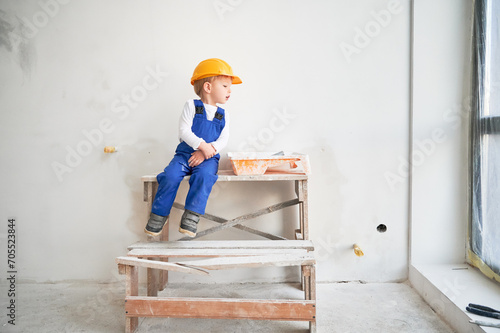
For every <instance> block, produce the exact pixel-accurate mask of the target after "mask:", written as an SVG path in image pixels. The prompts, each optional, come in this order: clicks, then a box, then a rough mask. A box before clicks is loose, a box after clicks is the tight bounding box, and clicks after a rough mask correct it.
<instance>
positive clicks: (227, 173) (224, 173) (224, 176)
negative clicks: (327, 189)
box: [141, 170, 309, 183]
mask: <svg viewBox="0 0 500 333" xmlns="http://www.w3.org/2000/svg"><path fill="white" fill-rule="evenodd" d="M156 175H157V174H154V175H144V176H142V177H141V180H142V181H143V182H153V183H154V182H156ZM218 175H219V178H218V179H217V181H220V182H231V181H235V182H240V181H281V180H307V179H308V178H309V176H308V175H306V174H300V173H283V172H270V171H268V172H266V173H265V174H263V175H248V176H242V175H240V176H237V175H235V174H234V173H233V171H232V170H219V172H218ZM189 177H190V176H186V177H184V180H188V179H189Z"/></svg>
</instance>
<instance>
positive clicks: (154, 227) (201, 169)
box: [144, 58, 241, 237]
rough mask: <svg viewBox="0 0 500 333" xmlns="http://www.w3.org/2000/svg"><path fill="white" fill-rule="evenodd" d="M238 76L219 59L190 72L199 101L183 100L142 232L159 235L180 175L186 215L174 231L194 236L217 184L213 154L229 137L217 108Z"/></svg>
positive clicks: (225, 116)
mask: <svg viewBox="0 0 500 333" xmlns="http://www.w3.org/2000/svg"><path fill="white" fill-rule="evenodd" d="M240 83H241V80H240V78H239V77H237V76H235V75H233V70H232V69H231V66H229V65H228V64H227V63H226V62H225V61H223V60H221V59H216V58H213V59H207V60H204V61H202V62H200V63H199V64H198V66H196V68H195V69H194V73H193V77H192V78H191V84H192V85H193V86H194V91H195V93H196V94H197V95H198V96H199V97H200V99H199V100H188V101H187V102H186V104H185V105H184V110H183V112H182V115H181V118H180V121H179V140H180V141H181V142H180V144H179V145H178V146H177V149H176V151H175V156H174V158H173V159H172V161H171V162H170V164H169V165H168V166H167V167H166V168H165V170H164V171H163V172H162V173H160V174H158V176H157V177H156V179H157V180H158V191H157V192H156V196H155V199H154V201H153V205H152V208H151V215H150V218H149V221H148V224H147V225H146V227H145V229H144V232H146V233H147V234H150V235H153V236H156V235H159V234H160V233H161V231H162V230H163V227H164V225H165V222H166V221H167V218H168V215H169V214H170V209H171V208H172V205H173V203H174V200H175V196H176V194H177V190H178V188H179V185H180V182H181V181H182V179H183V178H184V176H187V175H191V178H190V179H189V192H188V194H187V197H186V205H185V208H186V210H185V211H184V214H183V215H182V219H181V224H180V227H179V232H181V233H184V234H186V235H188V236H190V237H194V236H196V229H197V226H198V221H199V220H200V215H203V214H205V207H206V205H207V200H208V196H209V195H210V192H211V190H212V186H213V185H214V184H215V182H216V181H217V170H218V168H219V158H220V156H219V154H218V153H219V151H221V150H222V149H223V148H224V147H225V146H226V144H227V141H228V138H229V121H228V119H227V115H226V114H224V110H223V109H222V108H220V107H218V106H217V104H225V103H226V102H227V100H228V99H229V97H230V96H231V84H240Z"/></svg>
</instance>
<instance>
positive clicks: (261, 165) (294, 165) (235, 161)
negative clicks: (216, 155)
mask: <svg viewBox="0 0 500 333" xmlns="http://www.w3.org/2000/svg"><path fill="white" fill-rule="evenodd" d="M227 156H228V157H229V160H230V161H231V166H232V167H233V171H234V173H235V174H236V175H238V176H239V175H242V176H247V175H263V174H265V173H266V172H268V173H269V172H272V173H292V174H306V175H307V174H310V173H311V167H310V165H309V156H308V155H305V154H299V153H287V152H282V151H281V152H232V153H227Z"/></svg>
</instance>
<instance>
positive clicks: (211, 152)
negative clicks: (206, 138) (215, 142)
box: [198, 142, 217, 159]
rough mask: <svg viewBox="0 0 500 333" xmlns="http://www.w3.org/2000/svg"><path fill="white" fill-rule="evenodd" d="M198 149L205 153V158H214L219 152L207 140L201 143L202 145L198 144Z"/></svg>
mask: <svg viewBox="0 0 500 333" xmlns="http://www.w3.org/2000/svg"><path fill="white" fill-rule="evenodd" d="M198 151H201V152H202V153H203V156H204V157H205V159H209V158H212V157H214V156H215V154H216V153H217V152H216V151H215V148H214V146H212V145H211V144H209V143H206V142H202V143H200V145H199V146H198Z"/></svg>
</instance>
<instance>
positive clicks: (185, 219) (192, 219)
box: [179, 210, 200, 237]
mask: <svg viewBox="0 0 500 333" xmlns="http://www.w3.org/2000/svg"><path fill="white" fill-rule="evenodd" d="M199 221H200V215H199V214H197V213H195V212H192V211H190V210H185V211H184V214H182V219H181V225H180V226H179V232H181V233H183V234H186V235H188V236H189V237H194V236H196V229H197V228H198V222H199Z"/></svg>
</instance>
